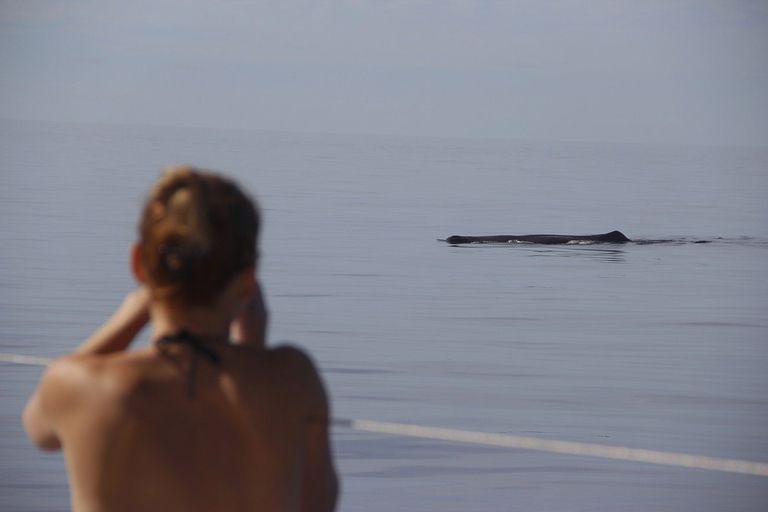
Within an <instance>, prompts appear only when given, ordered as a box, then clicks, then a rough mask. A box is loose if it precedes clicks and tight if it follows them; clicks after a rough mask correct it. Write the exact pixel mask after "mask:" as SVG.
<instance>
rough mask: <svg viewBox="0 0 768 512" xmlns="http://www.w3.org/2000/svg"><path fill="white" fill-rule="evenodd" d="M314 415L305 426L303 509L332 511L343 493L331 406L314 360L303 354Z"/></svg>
mask: <svg viewBox="0 0 768 512" xmlns="http://www.w3.org/2000/svg"><path fill="white" fill-rule="evenodd" d="M302 356H303V358H302V359H303V360H304V363H303V364H302V366H304V367H305V369H304V372H303V373H304V375H305V378H306V382H307V388H308V389H307V397H308V398H309V400H310V414H309V417H308V418H307V425H306V427H305V429H306V430H305V443H304V446H305V450H306V452H305V454H304V455H305V457H304V477H303V485H302V499H301V510H302V512H309V511H313V512H331V511H333V510H334V509H335V508H336V502H337V500H338V496H339V479H338V477H337V476H336V469H335V468H334V465H333V455H332V454H331V441H330V426H329V424H330V405H329V400H328V395H327V393H326V391H325V387H324V386H323V383H322V381H321V380H320V376H319V374H318V373H317V369H316V368H315V366H314V364H313V363H312V361H311V360H310V359H309V358H308V357H307V356H306V355H304V354H302Z"/></svg>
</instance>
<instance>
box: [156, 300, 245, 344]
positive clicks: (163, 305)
mask: <svg viewBox="0 0 768 512" xmlns="http://www.w3.org/2000/svg"><path fill="white" fill-rule="evenodd" d="M149 315H150V318H151V320H152V339H153V340H157V339H160V338H162V337H163V336H167V335H170V334H176V333H177V332H179V331H181V330H187V331H189V332H190V333H192V334H194V335H195V336H198V337H200V338H203V339H205V340H206V341H209V342H221V343H226V342H228V341H229V325H230V323H231V319H230V318H228V317H225V316H224V315H222V314H221V313H219V312H218V311H216V308H215V307H211V308H207V307H202V306H191V307H190V306H180V305H178V304H172V303H170V302H167V301H155V302H153V303H152V304H150V306H149Z"/></svg>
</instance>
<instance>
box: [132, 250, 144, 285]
mask: <svg viewBox="0 0 768 512" xmlns="http://www.w3.org/2000/svg"><path fill="white" fill-rule="evenodd" d="M131 272H132V273H133V277H135V278H136V281H138V282H139V283H141V284H146V283H147V275H146V273H145V272H144V266H143V265H142V264H141V244H140V243H139V242H134V243H132V244H131Z"/></svg>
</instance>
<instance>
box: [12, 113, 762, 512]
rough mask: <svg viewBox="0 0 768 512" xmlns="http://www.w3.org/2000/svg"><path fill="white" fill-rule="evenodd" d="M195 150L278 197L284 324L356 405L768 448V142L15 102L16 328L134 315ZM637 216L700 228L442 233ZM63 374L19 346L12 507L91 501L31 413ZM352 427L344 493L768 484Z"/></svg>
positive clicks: (694, 499) (548, 502)
mask: <svg viewBox="0 0 768 512" xmlns="http://www.w3.org/2000/svg"><path fill="white" fill-rule="evenodd" d="M178 162H191V163H195V164H198V165H201V166H209V167H212V168H215V169H220V170H222V171H224V172H227V173H229V174H232V175H234V176H235V177H236V178H237V179H239V180H240V181H241V182H242V183H243V184H244V185H245V186H246V187H247V188H249V189H250V190H251V191H253V192H254V194H255V195H256V196H257V198H258V201H259V202H260V204H261V207H262V209H263V211H264V221H265V224H264V231H263V237H262V246H263V247H262V253H263V260H262V263H261V272H262V276H263V280H264V284H265V288H266V291H267V294H268V299H269V307H270V309H271V312H272V323H271V328H270V339H271V340H272V343H274V342H276V341H280V340H291V341H294V342H296V343H299V344H301V345H303V346H305V347H306V348H308V349H309V350H310V351H311V352H312V353H313V354H314V356H315V358H316V360H317V361H318V364H319V365H320V367H321V369H322V372H323V375H324V377H325V379H326V382H327V383H328V385H329V387H330V391H331V394H332V396H333V401H334V402H333V404H334V415H335V416H336V417H340V418H364V419H376V420H383V421H393V422H404V423H415V424H421V425H430V426H436V427H446V428H456V429H463V430H474V431H480V432H490V433H508V434H512V435H523V436H533V437H541V438H544V439H561V440H567V441H579V442H587V443H598V444H606V445H618V446H628V447H632V448H645V449H650V450H661V451H670V452H683V453H692V454H697V455H708V456H714V457H727V458H735V459H747V460H755V461H761V462H768V394H767V393H766V392H767V391H768V317H766V311H767V310H768V222H766V221H767V220H768V201H766V200H765V197H766V193H768V149H765V148H733V147H697V146H660V145H656V146H653V145H628V144H627V145H616V144H598V143H592V144H590V143H552V142H546V143H545V142H521V141H513V142H510V141H494V140H485V141H481V140H461V139H436V138H435V139H426V138H424V139H416V138H398V137H380V136H343V135H338V136H331V135H313V134H290V133H276V132H258V131H223V130H204V129H173V128H151V127H120V126H110V125H75V124H48V123H31V122H30V123H26V122H15V121H14V122H12V121H2V122H0V351H2V352H13V353H21V354H29V355H35V356H44V357H53V356H56V355H58V354H61V353H63V352H66V351H67V350H69V349H71V348H72V347H73V346H75V345H76V344H77V343H79V342H80V341H81V340H82V339H84V338H85V337H87V336H88V335H89V334H90V333H91V332H92V330H93V329H94V328H95V327H96V326H97V325H98V323H100V322H101V321H103V320H104V319H105V318H106V317H107V316H108V315H109V314H110V313H111V312H112V310H113V309H114V308H115V307H116V306H117V305H118V304H119V302H120V301H121V300H122V298H123V296H124V295H125V294H126V293H127V292H128V291H129V290H130V289H131V288H132V286H133V283H132V280H131V278H130V275H129V272H128V267H127V251H128V246H129V244H130V242H131V241H132V240H133V238H134V236H135V223H136V218H137V216H138V211H139V208H140V207H141V201H142V199H143V196H144V194H145V192H146V191H147V189H148V188H149V187H150V186H151V184H152V183H153V181H154V180H155V179H156V177H157V175H158V172H159V170H160V169H161V168H162V167H163V166H164V165H166V164H169V163H178ZM614 229H617V230H620V231H622V232H623V233H625V234H626V235H627V236H628V237H629V238H631V239H640V240H659V239H668V240H675V241H678V242H679V243H661V244H625V245H571V246H534V245H526V244H500V245H486V244H480V245H467V246H450V245H448V244H446V243H444V242H439V241H438V239H444V238H446V237H447V236H450V235H453V234H502V233H518V234H524V233H567V234H591V233H604V232H608V231H611V230H614ZM703 239H706V240H712V243H708V244H694V243H688V242H690V241H695V240H703ZM684 242H685V243H684ZM145 341H146V336H144V341H143V342H145ZM40 373H41V369H40V368H37V367H33V366H20V365H13V364H9V363H0V509H2V510H3V511H8V512H21V511H46V512H48V511H61V510H67V509H68V492H67V486H66V473H65V470H64V465H63V461H62V458H61V456H60V455H50V454H43V453H39V452H37V451H36V450H35V449H33V448H32V447H31V446H30V444H29V442H28V441H27V440H26V438H25V436H24V434H23V431H22V429H21V426H20V419H19V416H20V413H21V410H22V408H23V405H24V403H25V401H26V399H27V397H28V396H29V394H30V393H31V392H32V390H33V388H34V385H35V384H36V382H37V379H38V378H39V376H40ZM334 444H335V450H336V456H337V460H338V466H339V469H340V472H341V476H342V479H343V496H342V500H341V504H340V510H342V511H360V510H365V511H370V512H376V511H400V510H413V511H416V510H418V511H440V512H445V511H466V510H473V511H500V510H530V511H538V510H542V511H630V510H638V511H670V512H671V511H680V510H696V511H722V510H729V511H741V510H744V511H747V510H749V511H757V510H765V508H766V505H768V480H767V479H766V478H763V477H758V476H746V475H737V474H729V473H720V472H715V471H704V470H694V469H685V468H677V467H666V466H655V465H650V464H642V463H636V462H622V461H613V460H602V459H595V458H586V457H578V456H570V455H556V454H546V453H538V452H526V451H520V450H509V449H500V448H493V447H479V446H471V445H462V444H454V443H449V442H444V441H429V440H419V439H408V438H402V437H396V436H387V435H379V434H367V433H360V432H353V431H349V430H344V429H341V428H339V429H336V430H335V431H334ZM116 463H119V461H116Z"/></svg>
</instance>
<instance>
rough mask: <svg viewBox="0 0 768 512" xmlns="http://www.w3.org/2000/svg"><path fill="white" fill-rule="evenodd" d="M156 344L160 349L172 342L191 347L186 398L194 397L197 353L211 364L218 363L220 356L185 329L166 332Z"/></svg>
mask: <svg viewBox="0 0 768 512" xmlns="http://www.w3.org/2000/svg"><path fill="white" fill-rule="evenodd" d="M156 343H157V346H158V347H159V348H160V349H163V348H165V347H167V346H168V345H170V344H172V343H177V344H182V345H188V346H189V348H191V349H192V356H191V360H190V365H189V375H188V377H187V398H189V399H190V400H191V399H192V398H194V397H195V372H196V371H197V354H201V355H203V356H204V357H205V358H206V359H208V361H210V362H211V363H213V364H219V363H220V362H221V357H220V356H219V354H217V353H216V352H214V351H213V350H211V349H210V348H209V347H207V346H206V345H205V343H203V341H202V340H200V338H198V337H197V336H195V335H194V334H192V333H191V332H189V331H188V330H186V329H182V330H180V331H179V332H177V333H176V334H167V335H165V336H163V337H162V338H160V339H158V340H157V342H156Z"/></svg>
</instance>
